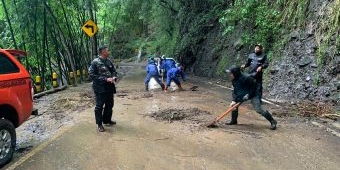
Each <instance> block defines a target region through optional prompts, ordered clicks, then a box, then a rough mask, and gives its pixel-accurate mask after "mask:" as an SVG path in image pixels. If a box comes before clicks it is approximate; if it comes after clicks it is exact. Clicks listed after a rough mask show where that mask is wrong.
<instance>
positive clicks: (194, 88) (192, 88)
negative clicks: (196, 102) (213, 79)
mask: <svg viewBox="0 0 340 170" xmlns="http://www.w3.org/2000/svg"><path fill="white" fill-rule="evenodd" d="M197 88H198V86H192V87H190V90H191V91H196V90H197Z"/></svg>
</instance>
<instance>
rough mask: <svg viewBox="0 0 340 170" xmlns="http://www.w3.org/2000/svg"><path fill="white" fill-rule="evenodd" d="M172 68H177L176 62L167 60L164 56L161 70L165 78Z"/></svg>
mask: <svg viewBox="0 0 340 170" xmlns="http://www.w3.org/2000/svg"><path fill="white" fill-rule="evenodd" d="M171 68H176V63H175V61H174V60H169V59H166V58H165V57H164V56H162V60H161V65H160V69H162V70H163V78H164V77H165V76H166V75H167V72H168V70H170V69H171Z"/></svg>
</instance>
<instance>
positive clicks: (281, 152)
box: [12, 66, 340, 170]
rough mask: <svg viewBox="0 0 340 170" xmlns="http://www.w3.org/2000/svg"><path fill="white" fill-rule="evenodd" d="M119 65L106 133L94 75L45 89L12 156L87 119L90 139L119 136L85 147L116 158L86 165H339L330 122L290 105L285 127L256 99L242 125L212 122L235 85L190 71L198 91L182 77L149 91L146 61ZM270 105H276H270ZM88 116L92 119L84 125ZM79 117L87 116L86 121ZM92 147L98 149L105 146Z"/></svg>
mask: <svg viewBox="0 0 340 170" xmlns="http://www.w3.org/2000/svg"><path fill="white" fill-rule="evenodd" d="M120 70H121V71H122V72H123V74H124V78H123V80H122V81H121V82H120V84H118V85H117V94H116V95H115V106H114V115H113V117H114V119H116V120H117V122H118V125H116V126H114V127H112V128H111V127H110V128H107V129H108V130H107V132H104V133H103V134H99V133H98V132H96V125H95V123H94V115H93V109H92V108H93V106H94V95H93V92H92V89H91V84H90V83H84V84H81V85H78V86H76V87H70V88H68V89H67V90H65V91H61V92H58V93H55V94H51V95H48V96H44V97H41V98H39V99H37V100H36V107H38V109H39V113H40V115H39V116H32V117H31V118H30V120H28V121H27V122H25V124H24V125H22V126H21V127H20V128H18V129H17V133H18V135H17V136H18V137H17V138H18V142H17V143H18V145H17V146H18V147H17V151H16V152H15V155H14V160H13V161H12V162H15V161H16V160H18V159H20V157H21V156H23V155H25V154H27V153H29V151H30V150H31V149H32V148H34V147H36V146H38V145H39V144H41V143H42V142H44V141H46V140H47V139H49V138H51V137H52V136H53V135H55V134H56V133H57V132H58V131H59V130H60V129H62V128H64V127H71V126H77V127H79V126H84V127H79V128H84V129H85V130H84V131H83V132H84V133H90V134H91V135H88V134H87V135H77V136H80V137H88V138H90V137H91V136H95V137H92V138H90V139H91V140H92V141H91V143H92V142H95V143H96V142H97V143H98V139H105V140H109V141H116V142H113V143H115V144H114V146H116V145H117V146H116V147H115V152H116V153H94V152H90V151H89V153H86V152H85V151H84V150H83V151H79V152H80V153H82V154H83V157H86V156H89V155H96V154H99V155H101V154H102V155H107V154H109V156H113V157H115V158H117V161H115V162H114V163H113V162H112V161H111V160H107V159H104V160H92V161H89V162H88V161H86V162H83V163H82V164H81V165H82V166H83V167H87V168H85V169H91V167H94V165H96V163H94V162H97V163H98V162H102V163H103V164H102V167H103V168H108V167H111V168H113V169H143V167H144V169H148V168H149V169H159V168H161V169H270V168H272V167H275V169H315V170H316V169H334V168H335V169H336V168H337V167H339V166H340V163H339V161H338V160H340V154H339V153H338V152H337V151H338V150H340V140H339V138H338V137H336V136H334V135H332V134H331V133H328V132H327V131H326V129H325V128H320V127H318V126H314V125H313V124H312V123H311V122H313V121H317V119H316V120H314V119H311V118H304V117H299V116H292V115H293V114H289V113H287V112H288V111H289V110H281V111H280V110H279V109H277V110H275V116H274V117H275V118H276V119H277V120H278V122H279V124H278V129H277V130H276V131H271V130H269V125H270V124H269V122H267V121H266V120H265V119H264V118H263V117H261V116H260V115H258V114H257V113H255V112H254V111H252V110H251V109H250V108H251V106H250V104H249V103H245V104H244V105H242V107H240V110H239V111H240V116H239V125H237V126H226V125H224V122H226V121H229V119H230V116H226V118H225V119H223V120H221V121H220V122H219V123H217V128H213V129H212V128H207V127H205V126H204V125H206V123H209V122H211V121H212V120H213V119H214V118H215V117H216V116H217V115H219V114H221V113H223V112H224V111H225V110H226V108H227V107H228V105H229V102H230V101H231V100H230V97H231V94H230V91H228V90H226V89H221V88H220V87H218V86H211V85H209V84H207V83H205V82H202V81H199V80H195V79H191V80H190V81H191V82H192V83H194V84H196V85H199V88H198V89H197V91H191V90H189V88H190V85H188V84H183V87H184V88H185V89H186V90H185V91H177V90H176V88H175V86H173V88H172V89H173V91H170V92H168V93H164V92H163V91H161V90H160V89H159V88H157V86H155V88H154V89H152V90H150V92H145V91H144V84H143V79H144V76H145V73H144V71H143V67H138V68H136V67H133V66H132V67H130V66H125V67H123V66H122V67H120ZM264 107H266V108H270V106H268V105H265V106H264ZM87 108H90V109H87ZM271 109H272V108H271ZM84 120H86V123H85V124H86V125H83V124H84V122H83V121H84ZM323 121H324V120H323ZM327 121H328V122H327V123H334V122H332V121H331V120H327ZM78 122H80V123H81V122H83V123H82V124H80V125H79V123H78ZM327 123H324V122H321V124H327ZM89 129H90V130H89ZM78 138H79V137H78ZM87 140H88V139H86V140H84V139H83V140H79V141H87ZM82 145H85V146H87V145H88V144H87V143H82ZM91 147H93V148H94V150H96V149H97V150H98V146H93V145H91V146H89V148H91ZM61 148H62V147H61ZM101 150H102V149H101ZM74 152H76V151H74ZM87 154H88V155H87ZM110 154H113V155H110ZM140 155H143V158H142V157H140ZM65 157H66V158H67V157H68V156H67V155H65ZM128 160H129V161H128ZM73 162H74V161H73ZM122 162H125V163H123V164H122ZM50 164H51V165H52V162H50ZM112 164H113V165H112ZM105 165H108V167H105ZM164 165H166V167H164ZM71 166H75V165H73V164H72V165H69V166H67V165H65V166H64V168H65V167H66V168H71ZM23 169H25V168H24V167H23ZM71 169H72V168H71Z"/></svg>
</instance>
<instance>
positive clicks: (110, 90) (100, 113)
mask: <svg viewBox="0 0 340 170" xmlns="http://www.w3.org/2000/svg"><path fill="white" fill-rule="evenodd" d="M109 55H110V54H109V50H108V48H107V47H106V46H102V47H100V48H99V56H98V57H97V58H95V59H94V60H93V61H92V63H91V66H90V67H89V75H90V77H91V79H92V80H93V85H92V87H93V91H94V93H95V96H96V107H95V110H94V113H95V118H96V124H97V126H98V131H99V132H104V131H105V129H104V127H103V124H107V125H114V124H116V121H113V120H111V118H112V108H113V105H114V100H113V94H115V93H116V86H115V84H116V83H117V72H116V69H115V67H114V65H113V64H112V62H111V61H110V59H109V58H108V57H109ZM104 105H105V107H104Z"/></svg>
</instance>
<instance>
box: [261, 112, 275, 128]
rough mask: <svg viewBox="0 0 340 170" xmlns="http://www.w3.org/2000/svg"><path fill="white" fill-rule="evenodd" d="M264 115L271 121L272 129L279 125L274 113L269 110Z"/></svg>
mask: <svg viewBox="0 0 340 170" xmlns="http://www.w3.org/2000/svg"><path fill="white" fill-rule="evenodd" d="M263 116H264V117H265V118H266V119H267V120H268V121H269V122H270V129H271V130H275V129H276V125H277V121H276V120H274V118H273V117H272V115H271V114H270V113H269V112H268V111H266V113H265V115H263Z"/></svg>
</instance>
